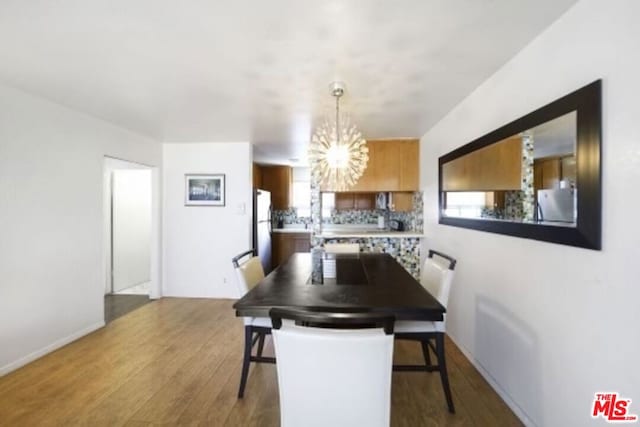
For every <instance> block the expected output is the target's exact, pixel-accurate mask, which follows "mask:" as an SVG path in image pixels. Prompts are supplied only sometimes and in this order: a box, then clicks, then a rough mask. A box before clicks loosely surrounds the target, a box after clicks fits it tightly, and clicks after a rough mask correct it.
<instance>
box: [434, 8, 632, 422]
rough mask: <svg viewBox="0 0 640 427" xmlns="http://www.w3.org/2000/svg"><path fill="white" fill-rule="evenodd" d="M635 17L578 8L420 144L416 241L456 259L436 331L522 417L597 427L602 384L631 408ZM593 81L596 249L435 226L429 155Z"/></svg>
mask: <svg viewBox="0 0 640 427" xmlns="http://www.w3.org/2000/svg"><path fill="white" fill-rule="evenodd" d="M638 16H640V2H637V1H635V0H627V1H622V0H616V1H609V2H604V1H598V0H583V1H581V2H579V3H577V4H576V5H575V6H574V7H573V8H572V9H570V10H569V11H568V12H567V13H566V14H565V15H564V16H562V17H561V18H560V19H559V20H558V21H557V22H556V23H554V24H553V25H552V26H551V27H550V28H548V29H547V30H546V31H545V32H543V33H542V34H541V35H540V36H539V37H537V38H536V39H535V40H534V41H533V42H532V43H531V44H530V45H529V46H527V47H526V48H525V49H523V50H522V51H521V52H520V53H519V54H518V55H517V56H516V57H515V58H513V59H512V60H511V61H510V62H508V63H507V64H506V65H505V66H504V67H503V68H502V69H500V70H499V71H498V72H497V73H496V74H495V75H493V76H492V77H491V78H490V79H488V80H487V81H486V82H485V83H483V84H482V85H481V86H480V87H479V88H478V89H477V90H476V91H474V92H473V93H472V94H471V95H470V96H469V97H468V98H467V99H465V100H463V101H462V102H461V103H460V104H459V105H458V106H457V107H456V108H455V109H454V110H453V111H451V112H450V113H449V114H448V115H447V116H446V117H445V118H444V119H442V120H441V121H440V122H439V123H438V124H436V125H435V126H434V127H433V128H432V129H431V130H429V132H427V133H426V134H425V135H424V137H423V138H422V140H421V166H422V167H421V174H422V176H421V180H422V187H423V189H424V190H425V234H426V235H427V237H428V239H427V243H426V244H425V248H426V247H434V248H438V249H440V250H443V251H445V252H448V253H450V254H451V255H453V256H455V257H456V258H458V259H459V264H458V266H457V267H456V270H457V277H456V279H455V282H454V287H453V288H452V295H451V299H450V304H449V314H448V316H447V322H448V323H447V331H448V333H449V334H450V335H451V336H452V337H453V338H454V340H455V341H456V342H457V343H458V344H459V345H460V346H461V347H462V348H463V350H464V351H466V352H467V354H468V355H469V356H470V357H471V358H472V359H473V360H474V361H475V363H476V364H477V366H479V367H480V368H481V371H482V372H483V373H484V374H485V375H486V377H487V378H488V379H489V380H490V382H492V383H493V384H494V385H495V386H496V387H497V388H498V390H499V391H500V392H501V393H502V394H503V395H504V396H505V397H506V398H507V399H508V401H509V402H510V403H511V404H512V405H513V407H514V409H515V410H516V411H517V412H518V413H519V414H520V415H521V416H522V417H523V418H524V419H525V421H527V423H529V424H532V425H534V424H535V425H539V426H584V425H602V424H603V421H602V420H597V421H596V420H592V419H591V418H590V409H591V404H592V400H593V394H594V393H595V392H597V391H603V390H604V391H617V392H619V393H621V394H622V395H623V396H624V397H627V398H630V399H633V403H632V405H631V409H632V412H633V413H636V414H640V369H638V361H639V360H640V339H639V332H638V327H639V326H640V314H639V313H640V310H639V309H638V301H640V279H639V277H640V274H639V268H638V265H639V261H638V260H639V256H640V251H639V250H638V248H639V247H640V226H639V225H638V221H637V216H638V212H640V197H638V194H640V190H639V189H640V126H639V125H638V118H639V117H640V102H638V94H640V79H639V78H638V76H640V54H639V53H640V50H639V48H640V42H639V41H640V26H638V24H637V18H638ZM523 19H526V17H523ZM598 78H602V79H603V85H604V89H603V120H604V129H603V166H602V167H603V195H604V200H603V206H604V208H603V250H602V251H590V250H584V249H578V248H573V247H569V246H563V245H556V244H551V243H546V242H539V241H534V240H526V239H520V238H515V237H508V236H501V235H496V234H490V233H483V232H479V231H474V230H466V229H462V228H456V227H451V226H441V225H438V224H437V214H438V199H437V186H438V182H437V180H438V175H437V172H438V157H439V156H441V155H443V154H445V153H447V152H449V151H451V150H452V149H454V148H457V147H459V146H461V145H464V144H465V143H467V142H469V141H471V140H473V139H475V138H477V137H479V136H482V135H484V134H486V133H487V132H489V131H491V130H494V129H496V128H498V127H500V126H502V125H504V124H506V123H508V122H510V121H512V120H514V119H516V118H518V117H520V116H522V115H524V114H527V113H529V112H531V111H533V110H534V109H536V108H538V107H541V106H543V105H545V104H547V103H548V102H550V101H553V100H555V99H557V98H559V97H561V96H563V95H565V94H567V93H569V92H571V91H573V90H575V89H578V88H580V87H582V86H583V85H585V84H587V83H590V82H591V81H593V80H596V79H598ZM578 185H579V183H578Z"/></svg>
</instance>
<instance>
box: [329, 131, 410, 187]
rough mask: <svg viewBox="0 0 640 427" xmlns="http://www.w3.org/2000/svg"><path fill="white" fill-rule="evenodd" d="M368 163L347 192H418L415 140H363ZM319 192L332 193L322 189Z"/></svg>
mask: <svg viewBox="0 0 640 427" xmlns="http://www.w3.org/2000/svg"><path fill="white" fill-rule="evenodd" d="M367 147H368V148H369V163H368V164H367V168H366V169H365V171H364V173H363V175H362V177H360V179H359V180H358V182H357V183H356V185H354V186H353V187H352V188H350V189H349V192H360V193H363V192H378V191H418V190H419V187H420V185H419V170H420V168H419V164H420V163H419V162H420V159H419V142H418V140H417V139H385V140H369V141H367ZM321 189H322V191H332V189H331V188H326V187H324V186H323V187H322V188H321Z"/></svg>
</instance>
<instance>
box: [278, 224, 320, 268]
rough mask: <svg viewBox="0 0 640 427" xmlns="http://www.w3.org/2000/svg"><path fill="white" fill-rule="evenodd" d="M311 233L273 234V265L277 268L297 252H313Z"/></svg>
mask: <svg viewBox="0 0 640 427" xmlns="http://www.w3.org/2000/svg"><path fill="white" fill-rule="evenodd" d="M310 239H311V235H310V234H309V233H275V232H274V233H273V234H271V245H272V247H271V265H272V267H273V268H276V267H277V266H279V265H280V264H282V263H283V262H285V261H286V260H287V259H289V257H290V256H291V255H293V254H294V253H296V252H309V251H310V250H311V241H310Z"/></svg>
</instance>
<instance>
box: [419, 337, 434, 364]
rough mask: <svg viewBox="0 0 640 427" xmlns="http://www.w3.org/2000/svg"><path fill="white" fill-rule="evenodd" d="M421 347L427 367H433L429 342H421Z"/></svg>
mask: <svg viewBox="0 0 640 427" xmlns="http://www.w3.org/2000/svg"><path fill="white" fill-rule="evenodd" d="M420 345H421V346H422V355H423V356H424V363H425V366H427V367H429V366H431V356H430V354H429V342H428V341H426V340H425V341H420Z"/></svg>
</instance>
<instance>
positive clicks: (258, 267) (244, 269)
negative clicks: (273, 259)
mask: <svg viewBox="0 0 640 427" xmlns="http://www.w3.org/2000/svg"><path fill="white" fill-rule="evenodd" d="M235 270H236V275H237V276H238V286H239V291H240V295H244V294H246V293H247V292H249V291H250V290H251V289H253V287H254V286H255V285H257V284H258V283H259V282H260V281H261V280H262V279H264V269H263V268H262V263H261V262H260V258H258V257H257V256H254V257H251V258H249V259H248V260H247V261H246V262H245V263H243V264H240V266H238V267H236V269H235Z"/></svg>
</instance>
